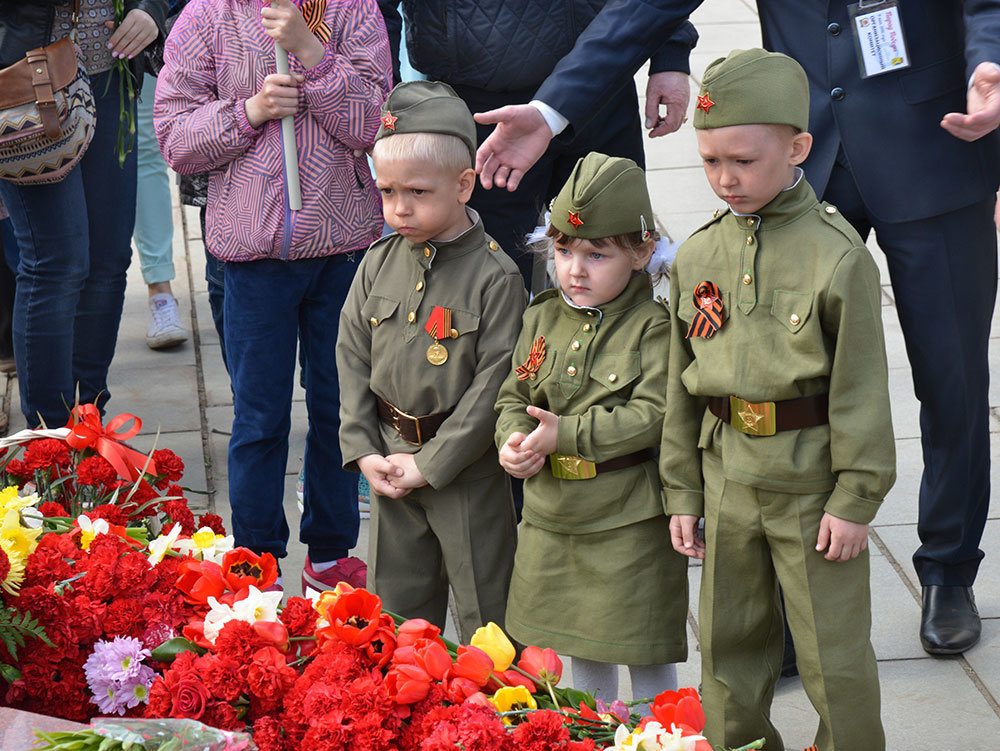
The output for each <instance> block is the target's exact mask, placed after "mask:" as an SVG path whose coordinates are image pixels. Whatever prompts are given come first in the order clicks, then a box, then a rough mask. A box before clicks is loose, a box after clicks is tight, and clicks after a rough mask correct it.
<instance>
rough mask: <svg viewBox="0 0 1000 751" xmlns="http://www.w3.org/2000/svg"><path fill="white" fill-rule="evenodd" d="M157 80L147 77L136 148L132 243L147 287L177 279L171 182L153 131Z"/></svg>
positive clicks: (139, 108)
mask: <svg viewBox="0 0 1000 751" xmlns="http://www.w3.org/2000/svg"><path fill="white" fill-rule="evenodd" d="M155 93H156V78H154V77H153V76H146V77H145V78H144V79H143V82H142V98H141V99H140V100H139V101H138V102H137V103H136V118H135V129H136V133H135V148H136V157H137V162H138V184H137V188H136V204H135V229H134V230H133V231H132V239H133V240H135V248H136V250H137V251H139V266H140V267H141V268H142V280H143V281H144V282H145V283H146V284H156V283H157V282H169V281H170V280H171V279H173V278H174V214H173V211H172V210H171V207H170V178H169V177H167V163H166V162H165V161H163V155H162V154H160V146H159V144H157V142H156V133H155V132H154V131H153V95H154V94H155Z"/></svg>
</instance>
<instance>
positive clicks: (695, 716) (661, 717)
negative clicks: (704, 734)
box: [649, 687, 705, 733]
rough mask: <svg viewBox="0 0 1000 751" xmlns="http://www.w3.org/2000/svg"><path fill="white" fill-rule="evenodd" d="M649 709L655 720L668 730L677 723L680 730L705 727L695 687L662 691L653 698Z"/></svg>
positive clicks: (703, 713)
mask: <svg viewBox="0 0 1000 751" xmlns="http://www.w3.org/2000/svg"><path fill="white" fill-rule="evenodd" d="M649 709H650V711H651V712H652V713H653V717H655V718H656V721H657V722H659V723H660V724H661V725H663V727H665V728H667V729H668V730H669V729H670V726H671V725H677V727H679V728H681V729H682V730H683V729H684V728H685V727H686V728H690V729H691V730H692V731H694V732H695V733H700V732H701V731H702V730H703V729H704V728H705V712H704V710H702V708H701V699H699V698H698V691H697V690H696V689H693V688H690V687H688V688H682V689H680V690H678V691H664V692H663V693H662V694H659V695H658V696H657V697H656V698H655V699H654V700H653V703H652V704H650V705H649Z"/></svg>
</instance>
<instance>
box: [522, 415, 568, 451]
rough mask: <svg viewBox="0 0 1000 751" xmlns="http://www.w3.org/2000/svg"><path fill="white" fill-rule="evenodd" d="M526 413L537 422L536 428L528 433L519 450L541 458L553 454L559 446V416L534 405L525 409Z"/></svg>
mask: <svg viewBox="0 0 1000 751" xmlns="http://www.w3.org/2000/svg"><path fill="white" fill-rule="evenodd" d="M527 412H528V414H529V415H531V416H532V417H534V418H535V419H536V420H538V427H537V428H535V429H534V430H532V431H531V432H530V433H528V437H527V438H525V439H524V442H523V443H521V450H522V451H534V452H535V453H536V454H541V455H542V456H543V457H545V456H548V455H549V454H554V453H555V451H556V446H558V444H559V415H556V414H553V413H552V412H548V411H546V410H544V409H542V408H541V407H536V406H534V405H531V406H529V407H527Z"/></svg>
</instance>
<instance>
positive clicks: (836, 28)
mask: <svg viewBox="0 0 1000 751" xmlns="http://www.w3.org/2000/svg"><path fill="white" fill-rule="evenodd" d="M826 30H827V32H828V33H829V34H830V36H832V37H835V36H840V24H839V23H832V24H830V25H829V26H827V27H826Z"/></svg>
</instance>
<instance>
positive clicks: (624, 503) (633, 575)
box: [496, 274, 687, 665]
mask: <svg viewBox="0 0 1000 751" xmlns="http://www.w3.org/2000/svg"><path fill="white" fill-rule="evenodd" d="M669 332H670V319H669V316H668V314H667V311H666V310H665V309H664V307H663V306H662V305H661V304H660V303H658V302H655V301H654V300H653V299H652V290H651V288H650V284H649V277H648V276H646V275H645V274H640V275H636V276H634V277H633V278H632V280H631V281H630V282H629V284H628V286H627V287H626V289H625V290H624V291H623V292H622V294H620V295H619V296H618V297H617V298H616V299H614V300H612V301H611V302H609V303H607V304H605V305H602V306H601V307H600V308H586V307H576V306H574V305H572V304H571V303H569V302H568V301H567V300H566V299H565V298H563V297H562V295H561V293H560V292H558V291H557V290H547V291H545V292H543V293H541V294H540V295H538V296H537V297H536V298H535V299H534V300H533V301H532V303H531V305H529V306H528V310H527V312H526V313H525V318H524V329H523V330H522V332H521V336H520V338H519V339H518V343H517V347H516V348H515V351H514V358H513V363H514V366H515V367H516V366H518V365H521V364H522V363H525V362H526V361H527V360H528V358H529V355H530V351H531V347H532V344H533V343H534V342H535V341H536V340H537V339H538V337H540V336H544V337H545V345H546V354H545V358H544V360H543V361H542V362H541V364H540V366H539V367H538V369H537V372H536V373H535V377H534V378H531V377H528V378H524V379H519V378H518V374H517V372H516V371H514V372H511V373H510V374H509V375H508V377H507V380H506V381H505V382H504V385H503V387H502V388H501V390H500V396H499V398H498V400H497V407H496V408H497V412H498V413H499V415H500V416H499V419H498V420H497V431H496V441H497V445H498V446H503V444H504V443H505V442H506V441H507V438H508V437H509V436H510V435H511V434H512V433H515V432H521V433H524V434H528V433H530V432H531V431H532V430H533V429H534V428H535V427H536V425H537V421H536V420H535V419H534V418H532V417H531V416H530V415H528V414H527V412H525V408H526V407H527V406H528V405H535V406H538V407H541V408H542V409H546V410H549V411H551V412H553V413H555V414H557V415H559V429H558V447H557V452H558V453H559V454H562V455H568V456H578V457H582V458H583V459H586V460H589V461H593V462H602V461H607V460H608V459H612V458H615V457H620V456H626V455H628V454H631V453H634V452H636V451H640V450H642V449H646V448H649V447H655V446H656V444H657V442H658V441H659V437H660V431H661V427H662V423H663V409H664V392H665V385H666V372H667V348H668V346H669ZM550 461H551V457H550ZM523 519H524V521H523V524H522V525H521V533H520V537H519V540H518V550H517V555H516V558H515V563H514V574H513V577H512V580H511V590H510V597H509V599H508V605H507V628H508V630H509V632H510V634H511V635H512V636H513V637H514V638H515V639H518V640H519V641H521V642H524V643H527V644H537V645H539V646H543V647H551V648H553V649H555V650H556V651H558V652H559V653H560V654H568V655H572V656H574V657H582V658H585V659H589V660H597V661H600V662H617V663H625V664H632V665H647V664H661V663H667V662H678V661H683V660H685V659H686V657H687V641H686V633H685V619H686V616H687V573H686V559H684V558H683V557H682V556H680V555H678V554H676V553H675V552H674V551H673V550H672V548H671V546H670V537H669V530H668V528H667V518H666V516H665V514H664V509H663V506H662V503H661V501H660V484H659V478H658V476H657V468H656V462H655V461H654V460H647V461H645V462H642V463H641V464H638V465H635V466H632V467H627V468H625V469H620V470H616V471H611V472H606V473H600V474H598V475H597V476H596V477H592V478H591V479H586V480H565V479H557V478H556V477H555V476H554V475H553V474H552V470H551V467H550V465H549V463H548V462H547V463H546V465H545V466H543V467H542V469H541V470H540V471H539V472H538V474H536V475H535V476H533V477H531V478H529V479H528V480H526V481H525V484H524V514H523ZM626 602H627V603H628V604H627V606H626Z"/></svg>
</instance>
